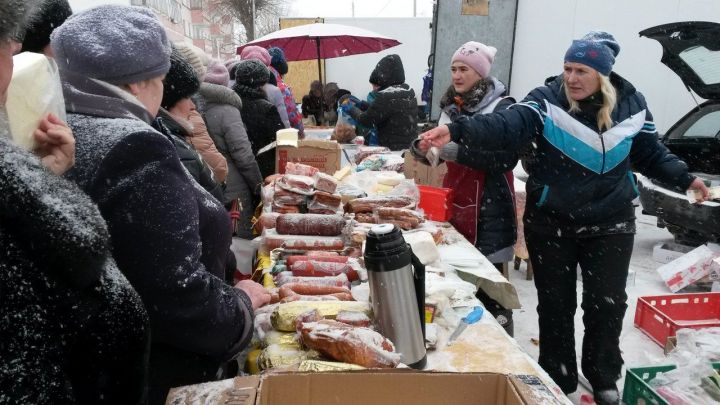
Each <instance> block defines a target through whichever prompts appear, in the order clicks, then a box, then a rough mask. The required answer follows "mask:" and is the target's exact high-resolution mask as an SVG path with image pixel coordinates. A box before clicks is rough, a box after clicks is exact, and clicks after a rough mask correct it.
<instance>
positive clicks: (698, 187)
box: [688, 177, 710, 203]
mask: <svg viewBox="0 0 720 405" xmlns="http://www.w3.org/2000/svg"><path fill="white" fill-rule="evenodd" d="M688 190H695V191H696V193H695V196H696V198H697V202H699V203H700V202H703V201H707V200H708V199H709V198H710V190H708V188H707V186H706V185H705V183H704V182H703V181H702V180H701V179H700V178H699V177H695V180H693V182H692V183H690V187H688ZM698 194H700V197H699V198H698V197H697V195H698Z"/></svg>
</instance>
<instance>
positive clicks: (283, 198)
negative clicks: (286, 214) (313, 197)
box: [273, 185, 306, 205]
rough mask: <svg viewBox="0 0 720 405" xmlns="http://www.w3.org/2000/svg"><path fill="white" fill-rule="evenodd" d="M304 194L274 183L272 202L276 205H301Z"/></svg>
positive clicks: (303, 200)
mask: <svg viewBox="0 0 720 405" xmlns="http://www.w3.org/2000/svg"><path fill="white" fill-rule="evenodd" d="M305 199H306V196H305V195H304V194H298V193H296V192H293V191H288V190H286V189H284V188H282V187H278V186H277V185H275V192H274V194H273V202H274V203H275V204H277V205H301V204H303V203H304V202H305Z"/></svg>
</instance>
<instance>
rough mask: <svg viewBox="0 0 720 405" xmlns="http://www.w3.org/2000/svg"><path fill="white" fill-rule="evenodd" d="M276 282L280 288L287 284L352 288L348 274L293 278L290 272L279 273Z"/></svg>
mask: <svg viewBox="0 0 720 405" xmlns="http://www.w3.org/2000/svg"><path fill="white" fill-rule="evenodd" d="M275 282H276V283H277V285H278V286H281V287H282V286H283V285H285V284H290V283H294V284H312V285H326V286H336V287H346V288H350V281H349V279H348V277H347V274H345V273H342V274H338V275H337V276H327V277H305V276H293V274H292V272H290V271H284V272H282V273H279V274H278V275H277V276H276V278H275Z"/></svg>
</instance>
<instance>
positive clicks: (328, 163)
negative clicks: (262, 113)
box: [275, 139, 342, 175]
mask: <svg viewBox="0 0 720 405" xmlns="http://www.w3.org/2000/svg"><path fill="white" fill-rule="evenodd" d="M341 153H342V148H341V147H340V145H339V144H338V143H337V142H335V141H325V140H318V139H306V140H300V141H297V145H296V146H295V145H291V144H284V143H280V142H279V143H278V145H277V149H276V153H275V173H279V174H284V173H285V165H286V164H287V163H288V162H294V163H302V164H306V165H309V166H312V167H317V168H318V169H320V171H321V172H323V173H327V174H329V175H333V174H335V172H336V171H338V170H340V163H341V157H342V155H341Z"/></svg>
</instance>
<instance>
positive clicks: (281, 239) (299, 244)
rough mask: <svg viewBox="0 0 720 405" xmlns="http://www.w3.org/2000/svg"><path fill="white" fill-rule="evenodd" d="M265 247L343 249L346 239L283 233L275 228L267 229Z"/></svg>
mask: <svg viewBox="0 0 720 405" xmlns="http://www.w3.org/2000/svg"><path fill="white" fill-rule="evenodd" d="M278 219H280V218H279V217H278ZM263 247H264V248H265V249H266V250H267V251H270V250H273V249H277V248H280V247H281V248H285V249H291V250H342V249H343V248H344V247H345V241H344V240H343V238H341V237H339V236H308V235H281V234H278V233H277V232H276V231H275V229H265V231H264V232H263Z"/></svg>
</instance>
